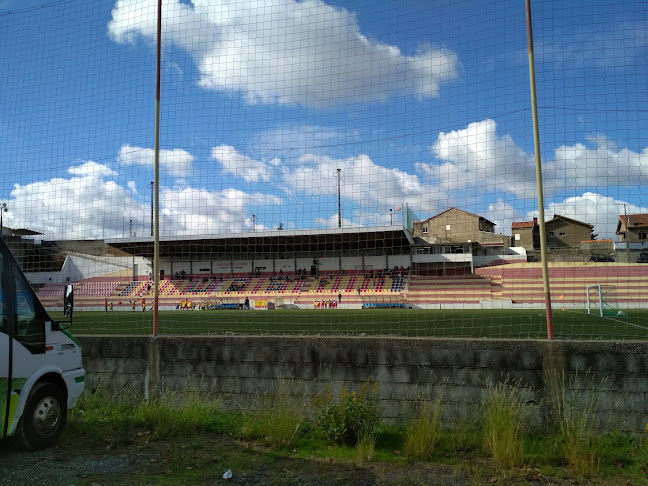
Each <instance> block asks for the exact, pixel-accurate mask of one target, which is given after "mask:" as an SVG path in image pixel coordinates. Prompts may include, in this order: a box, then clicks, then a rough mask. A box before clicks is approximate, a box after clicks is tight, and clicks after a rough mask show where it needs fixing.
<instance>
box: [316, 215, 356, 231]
mask: <svg viewBox="0 0 648 486" xmlns="http://www.w3.org/2000/svg"><path fill="white" fill-rule="evenodd" d="M315 224H316V225H317V226H319V227H320V228H338V227H339V225H340V218H339V216H338V215H337V214H332V215H331V216H329V217H328V218H322V217H319V218H316V219H315ZM342 227H343V228H361V227H362V225H361V224H359V223H356V222H354V221H352V220H350V219H347V218H345V217H342Z"/></svg>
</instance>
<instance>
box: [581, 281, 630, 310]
mask: <svg viewBox="0 0 648 486" xmlns="http://www.w3.org/2000/svg"><path fill="white" fill-rule="evenodd" d="M616 291H617V288H616V286H615V285H602V284H596V285H588V286H587V287H585V294H586V300H587V302H586V305H587V313H588V314H595V315H599V316H601V317H612V316H620V317H623V316H625V314H624V313H623V312H622V311H620V310H619V308H618V306H617V297H616V293H617V292H616Z"/></svg>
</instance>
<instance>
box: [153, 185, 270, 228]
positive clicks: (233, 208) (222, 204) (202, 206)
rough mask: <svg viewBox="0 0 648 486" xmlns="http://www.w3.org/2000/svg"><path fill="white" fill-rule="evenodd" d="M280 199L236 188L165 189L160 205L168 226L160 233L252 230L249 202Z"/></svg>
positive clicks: (254, 203)
mask: <svg viewBox="0 0 648 486" xmlns="http://www.w3.org/2000/svg"><path fill="white" fill-rule="evenodd" d="M281 203H282V200H281V198H278V197H276V196H272V195H267V194H261V193H255V194H248V193H245V192H243V191H239V190H236V189H226V190H223V191H218V192H213V191H207V190H205V189H193V188H186V189H182V190H180V191H175V190H164V191H162V192H161V194H160V205H161V206H162V207H163V208H164V209H163V214H164V216H165V218H166V219H167V220H168V222H167V224H168V229H167V228H162V231H161V233H164V234H170V235H196V234H198V235H202V234H217V233H222V232H229V233H240V232H246V231H251V229H252V228H251V221H250V218H249V210H248V209H247V208H248V206H250V205H258V206H272V205H276V206H278V205H280V204H281ZM256 229H257V230H258V229H260V225H258V224H257V225H256Z"/></svg>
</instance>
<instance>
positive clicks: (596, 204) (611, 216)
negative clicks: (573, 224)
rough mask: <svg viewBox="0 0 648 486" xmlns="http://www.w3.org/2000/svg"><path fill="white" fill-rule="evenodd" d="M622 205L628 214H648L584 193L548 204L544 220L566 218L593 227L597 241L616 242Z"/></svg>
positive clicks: (643, 209) (603, 197)
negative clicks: (607, 240)
mask: <svg viewBox="0 0 648 486" xmlns="http://www.w3.org/2000/svg"><path fill="white" fill-rule="evenodd" d="M624 203H625V205H626V208H625V210H626V212H627V213H628V214H636V213H648V208H646V207H641V206H637V205H635V204H631V203H629V202H625V201H621V200H617V199H613V198H611V197H608V196H604V195H601V194H596V193H593V192H586V193H584V194H583V195H582V196H574V197H568V198H566V199H565V200H564V201H562V202H553V203H551V204H549V205H548V206H547V208H546V209H545V219H546V220H550V219H551V218H553V216H554V214H560V215H561V216H567V217H568V218H572V219H576V220H578V221H582V222H584V223H588V224H592V225H594V233H596V234H598V239H606V238H613V239H615V240H616V239H617V236H616V235H615V232H616V226H617V222H618V221H619V215H620V214H623V211H624V208H623V205H624ZM536 215H537V212H535V213H529V217H530V218H532V217H534V216H536Z"/></svg>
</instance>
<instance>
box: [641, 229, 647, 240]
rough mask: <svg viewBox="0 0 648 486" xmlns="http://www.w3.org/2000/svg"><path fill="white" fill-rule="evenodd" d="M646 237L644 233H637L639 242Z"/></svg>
mask: <svg viewBox="0 0 648 486" xmlns="http://www.w3.org/2000/svg"><path fill="white" fill-rule="evenodd" d="M646 236H648V233H646V232H645V231H644V232H643V233H639V239H640V240H645V239H646Z"/></svg>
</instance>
